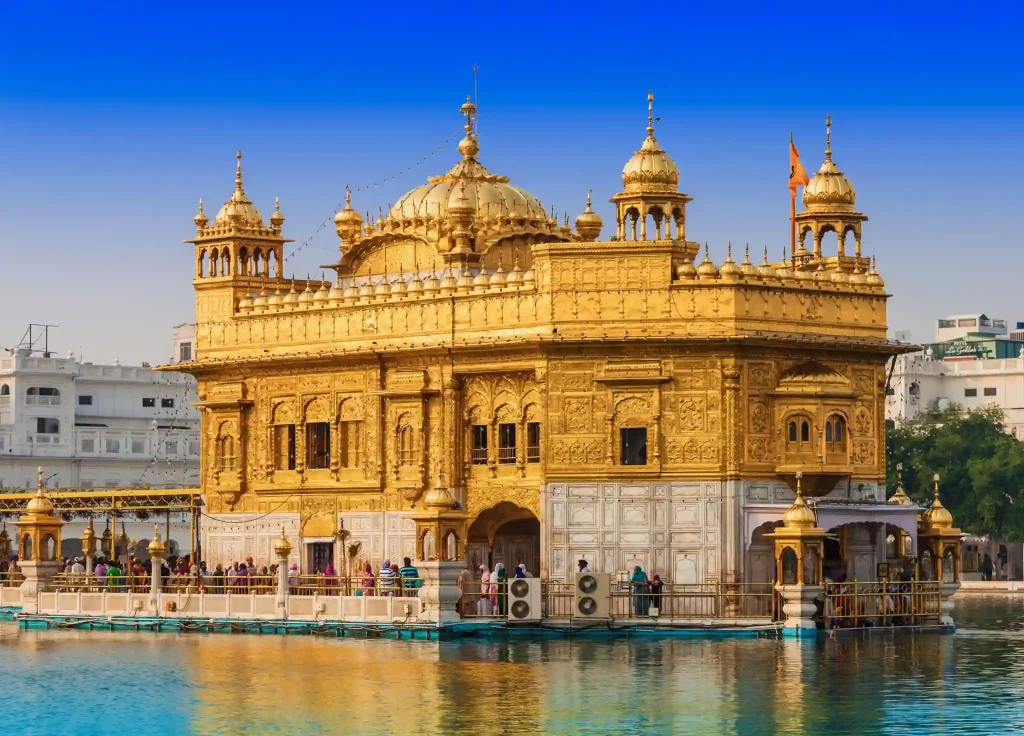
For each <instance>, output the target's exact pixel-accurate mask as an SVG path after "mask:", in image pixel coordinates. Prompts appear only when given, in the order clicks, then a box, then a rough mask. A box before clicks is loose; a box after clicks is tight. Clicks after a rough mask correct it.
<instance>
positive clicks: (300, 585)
mask: <svg viewBox="0 0 1024 736" xmlns="http://www.w3.org/2000/svg"><path fill="white" fill-rule="evenodd" d="M18 584H19V585H20V580H19V582H18ZM151 586H152V580H151V578H150V577H149V576H148V575H145V574H143V575H135V574H133V575H118V576H117V577H116V578H112V577H109V576H98V575H96V573H92V574H85V573H59V574H57V575H56V576H54V578H53V580H52V581H51V582H50V584H49V585H48V586H47V589H48V590H51V591H53V592H56V593H79V592H98V591H102V590H107V591H113V592H119V593H127V592H131V593H145V592H148V591H149V590H150V587H151ZM422 586H423V580H422V579H421V578H403V577H395V578H390V579H381V578H379V577H377V576H374V577H373V579H372V580H371V579H370V578H368V577H367V578H362V577H360V578H345V577H342V576H337V575H333V576H328V575H323V574H319V575H290V576H289V578H288V592H289V594H290V595H294V596H313V595H318V596H344V595H355V596H400V597H416V596H417V595H418V594H419V589H420V588H421V587H422ZM161 590H162V591H163V592H164V593H195V592H197V591H201V592H203V593H211V594H214V595H232V594H234V595H252V594H255V595H275V594H276V593H277V574H276V573H275V574H269V573H268V574H265V575H264V574H257V575H244V576H243V575H238V574H235V575H232V576H228V575H227V574H224V575H214V574H207V575H205V576H200V577H199V579H198V580H197V579H196V576H195V574H184V573H172V574H170V575H164V578H163V582H162V584H161Z"/></svg>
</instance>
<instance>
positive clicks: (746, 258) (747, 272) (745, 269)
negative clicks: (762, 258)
mask: <svg viewBox="0 0 1024 736" xmlns="http://www.w3.org/2000/svg"><path fill="white" fill-rule="evenodd" d="M740 273H742V274H743V275H744V276H746V277H747V278H757V275H758V273H757V267H756V266H755V265H754V264H753V263H751V262H750V243H747V246H746V248H745V249H744V251H743V263H741V264H740Z"/></svg>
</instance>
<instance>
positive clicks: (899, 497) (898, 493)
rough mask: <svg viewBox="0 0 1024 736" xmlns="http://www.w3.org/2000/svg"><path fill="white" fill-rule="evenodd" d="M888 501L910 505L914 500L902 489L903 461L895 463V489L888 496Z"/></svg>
mask: <svg viewBox="0 0 1024 736" xmlns="http://www.w3.org/2000/svg"><path fill="white" fill-rule="evenodd" d="M889 503H892V504H897V505H900V506H910V505H912V504H913V503H914V502H913V500H912V499H911V498H910V496H908V495H907V493H906V491H904V490H903V463H896V490H895V491H894V492H893V494H892V496H890V497H889Z"/></svg>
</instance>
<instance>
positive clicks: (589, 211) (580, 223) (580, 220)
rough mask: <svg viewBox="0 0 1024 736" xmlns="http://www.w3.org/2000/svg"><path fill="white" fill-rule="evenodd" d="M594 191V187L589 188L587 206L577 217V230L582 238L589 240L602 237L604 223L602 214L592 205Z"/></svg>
mask: <svg viewBox="0 0 1024 736" xmlns="http://www.w3.org/2000/svg"><path fill="white" fill-rule="evenodd" d="M593 192H594V190H593V189H588V190H587V208H586V209H585V210H583V213H582V214H580V216H579V217H577V218H576V232H577V233H578V234H579V236H580V238H582V239H583V240H585V241H588V242H589V241H594V240H597V239H598V237H600V235H601V228H602V227H603V225H604V221H603V220H602V219H601V216H600V215H599V214H597V213H596V212H594V208H593V207H592V206H591V195H592V194H593Z"/></svg>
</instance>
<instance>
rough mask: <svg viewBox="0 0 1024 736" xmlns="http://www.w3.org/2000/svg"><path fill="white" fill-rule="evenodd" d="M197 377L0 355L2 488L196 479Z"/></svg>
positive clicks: (175, 483) (21, 353) (172, 483)
mask: <svg viewBox="0 0 1024 736" xmlns="http://www.w3.org/2000/svg"><path fill="white" fill-rule="evenodd" d="M196 401H197V397H196V387H195V381H194V380H193V379H192V377H191V376H188V375H185V374H179V373H164V372H159V373H158V372H156V371H154V370H153V369H152V368H150V367H149V366H146V365H143V366H139V367H137V366H122V365H118V364H117V363H116V362H115V364H114V365H95V364H92V363H82V362H79V361H78V360H76V359H75V358H74V356H73V355H68V357H67V358H56V357H52V356H51V357H44V356H41V355H37V354H30V353H29V351H28V350H15V351H9V352H8V354H7V355H5V356H3V357H0V488H29V489H32V488H35V486H36V481H37V476H36V468H37V467H42V468H43V477H44V479H45V482H46V486H47V487H50V488H55V487H63V488H114V487H118V486H134V485H140V484H146V485H149V486H151V487H156V488H159V487H181V486H183V485H185V486H190V485H196V484H197V483H198V477H199V412H198V410H197V409H196V408H195V406H193V404H194V403H195V402H196Z"/></svg>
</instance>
